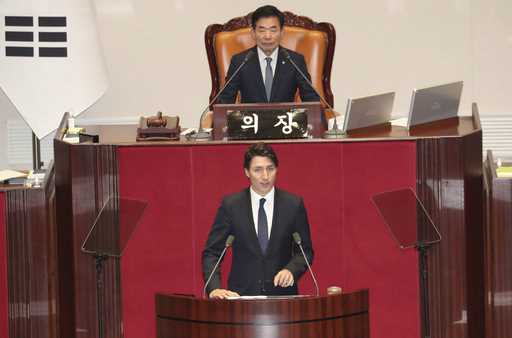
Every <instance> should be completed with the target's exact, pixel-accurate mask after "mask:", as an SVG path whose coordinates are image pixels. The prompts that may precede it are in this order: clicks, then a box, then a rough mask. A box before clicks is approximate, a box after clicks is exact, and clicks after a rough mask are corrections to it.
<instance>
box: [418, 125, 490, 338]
mask: <svg viewBox="0 0 512 338" xmlns="http://www.w3.org/2000/svg"><path fill="white" fill-rule="evenodd" d="M481 140H482V135H481V131H476V132H475V133H473V134H469V135H466V136H463V137H460V138H441V139H435V138H434V139H422V140H418V153H417V156H418V157H417V163H418V168H417V170H418V182H417V191H418V196H419V198H420V199H421V201H422V202H423V203H424V204H425V207H426V209H427V211H428V212H429V214H430V216H431V218H432V220H433V221H434V224H435V225H437V227H438V228H439V230H440V232H441V236H442V239H441V242H440V243H439V244H437V245H434V246H433V247H432V248H431V249H430V250H429V253H428V254H429V257H428V266H429V279H428V285H429V291H430V295H429V296H430V297H429V298H430V299H429V305H430V319H431V335H432V337H439V338H444V337H475V338H476V337H482V334H483V324H482V318H483V311H484V294H483V228H482V222H483V215H482V207H481V205H482V167H481V163H482V157H481V154H482V143H481Z"/></svg>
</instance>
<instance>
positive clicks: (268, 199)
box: [249, 187, 275, 238]
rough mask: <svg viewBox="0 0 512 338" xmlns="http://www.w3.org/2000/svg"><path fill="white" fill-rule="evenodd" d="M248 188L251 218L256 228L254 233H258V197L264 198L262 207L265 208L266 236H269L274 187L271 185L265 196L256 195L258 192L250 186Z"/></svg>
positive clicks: (272, 213)
mask: <svg viewBox="0 0 512 338" xmlns="http://www.w3.org/2000/svg"><path fill="white" fill-rule="evenodd" d="M249 190H250V191H251V206H252V219H253V220H254V228H255V230H256V234H258V212H259V210H260V199H262V198H264V199H265V204H263V209H265V214H267V224H268V237H269V238H270V231H271V230H272V217H273V216H274V195H275V188H274V187H272V190H270V191H269V192H268V194H266V195H265V196H261V195H258V193H257V192H256V191H254V190H253V189H252V187H251V188H250V189H249Z"/></svg>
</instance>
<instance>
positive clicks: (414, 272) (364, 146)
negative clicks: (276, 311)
mask: <svg viewBox="0 0 512 338" xmlns="http://www.w3.org/2000/svg"><path fill="white" fill-rule="evenodd" d="M63 121H65V119H64V120H63ZM64 128H65V125H64V122H63V125H62V126H61V128H59V130H64ZM86 128H87V132H89V133H98V135H99V140H100V143H98V144H77V145H71V144H67V143H65V142H63V141H62V140H61V138H62V133H58V134H57V136H56V140H55V147H54V149H55V168H56V173H57V178H56V188H57V202H58V205H59V212H58V215H57V217H58V218H57V219H58V227H59V241H60V242H59V248H60V249H61V251H60V254H59V258H60V261H59V268H60V276H59V277H60V281H61V286H62V289H61V291H62V292H61V297H60V302H59V309H60V315H61V317H60V323H61V336H62V337H96V332H97V330H96V322H95V320H96V302H95V296H94V295H95V270H94V265H93V260H92V259H91V258H90V257H89V256H86V255H84V254H82V253H81V252H80V246H81V244H82V242H83V240H84V238H85V236H86V234H87V232H88V231H89V228H90V226H91V225H92V224H93V222H94V219H95V218H96V216H97V215H98V212H99V211H100V210H101V208H102V207H103V205H104V204H105V203H106V201H107V200H108V199H109V198H117V197H122V198H130V199H138V200H142V201H144V202H147V208H146V211H145V214H144V215H143V216H142V219H141V221H140V223H139V225H138V227H137V229H136V230H135V232H134V234H133V236H132V238H131V239H130V241H129V242H128V246H127V248H126V250H125V252H124V255H123V257H122V258H121V260H119V261H110V262H108V264H107V265H108V266H107V269H106V272H105V288H106V294H107V295H108V297H107V299H106V300H105V306H106V311H107V312H106V315H107V316H108V318H109V320H108V322H107V327H106V330H107V331H108V336H109V337H120V336H121V333H122V332H123V331H124V332H123V333H124V337H126V338H139V337H149V338H155V336H156V332H155V325H154V320H153V319H154V317H155V305H154V296H155V294H156V293H173V292H176V293H182V294H194V295H196V296H200V295H201V292H202V286H203V282H202V273H201V251H202V248H203V245H204V243H205V241H206V237H207V235H208V231H209V229H210V226H211V223H212V221H213V218H214V216H215V213H216V210H217V208H218V206H219V203H220V201H221V199H222V197H223V196H224V195H227V194H229V193H232V192H236V191H239V190H241V189H243V188H245V187H247V185H248V182H247V179H246V178H245V176H244V174H243V168H242V163H243V160H242V159H243V154H244V152H245V150H246V149H247V145H248V143H252V142H248V141H237V142H234V141H215V142H186V141H182V142H135V126H98V127H95V128H96V129H94V128H92V127H90V126H87V127H86ZM268 142H271V143H272V145H273V147H274V149H275V151H276V153H277V155H278V157H279V174H278V180H277V185H278V187H280V188H282V189H285V190H287V191H291V192H293V193H296V194H298V195H300V196H302V197H303V198H304V203H305V205H306V208H307V211H308V218H309V221H310V224H311V232H312V239H313V245H314V248H315V261H314V263H313V269H314V270H315V272H316V275H317V276H318V280H319V284H320V288H321V289H322V291H323V290H325V288H326V287H328V286H331V285H339V286H342V287H343V288H344V290H347V291H351V290H356V289H361V288H365V289H366V288H367V289H369V293H370V312H371V316H370V332H371V336H372V337H377V338H380V337H382V338H387V337H411V338H413V337H414V338H417V337H419V336H420V335H421V332H422V329H423V326H422V325H423V324H424V323H422V322H421V320H420V318H421V312H420V309H421V297H420V295H421V292H420V291H421V285H420V280H419V277H418V266H419V264H418V256H417V254H416V252H415V251H414V250H400V249H399V248H398V246H397V245H396V243H395V242H394V240H393V238H392V236H391V235H390V234H389V232H388V230H387V229H386V226H385V225H384V223H383V222H382V220H381V218H380V217H379V215H378V212H377V210H376V209H375V207H374V206H373V204H372V203H371V197H372V196H373V195H374V194H377V193H381V192H384V191H390V190H396V189H400V188H404V187H411V188H412V189H413V190H415V191H416V193H417V194H418V196H419V198H420V199H421V200H422V202H423V203H424V204H425V206H426V208H427V211H428V212H429V213H430V215H431V217H432V219H433V221H434V223H435V224H436V225H437V226H438V227H439V229H440V232H441V235H442V240H441V242H440V243H439V244H438V245H436V246H434V247H433V248H432V249H431V250H430V251H429V256H428V264H429V277H428V283H429V288H430V297H429V299H428V302H429V305H430V319H431V333H432V337H439V338H444V337H450V338H451V337H453V338H459V337H460V338H462V337H468V338H469V337H474V338H477V337H478V338H481V337H483V332H484V330H483V320H482V318H483V313H484V293H483V287H482V286H483V244H482V243H483V241H482V131H481V128H480V121H479V118H478V112H477V110H476V106H475V110H474V116H473V117H461V118H459V119H456V120H452V121H446V122H441V123H438V124H432V125H429V126H426V127H422V128H420V129H416V130H415V131H414V132H412V133H409V132H408V131H407V130H406V129H404V128H397V127H393V128H390V129H387V130H373V131H366V132H361V133H358V134H353V135H351V136H347V137H345V138H343V139H340V140H323V139H320V140H318V139H304V140H302V139H301V140H293V141H274V140H272V141H268ZM397 207H398V208H399V207H400V206H397ZM120 208H121V209H122V205H121V206H120ZM229 265H230V257H227V258H226V260H225V263H224V268H223V275H224V276H225V275H226V272H227V271H229ZM223 280H224V281H225V278H224V279H223ZM299 287H300V290H301V292H302V293H306V294H307V293H312V292H313V290H314V289H313V285H312V282H311V279H310V277H309V276H308V275H304V276H303V277H302V279H301V280H300V282H299Z"/></svg>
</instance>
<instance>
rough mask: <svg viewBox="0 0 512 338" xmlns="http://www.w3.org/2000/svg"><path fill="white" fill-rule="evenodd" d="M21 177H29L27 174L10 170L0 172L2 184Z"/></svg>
mask: <svg viewBox="0 0 512 338" xmlns="http://www.w3.org/2000/svg"><path fill="white" fill-rule="evenodd" d="M19 177H27V173H23V172H21V171H15V170H10V169H5V170H0V182H2V181H6V180H10V179H12V178H19Z"/></svg>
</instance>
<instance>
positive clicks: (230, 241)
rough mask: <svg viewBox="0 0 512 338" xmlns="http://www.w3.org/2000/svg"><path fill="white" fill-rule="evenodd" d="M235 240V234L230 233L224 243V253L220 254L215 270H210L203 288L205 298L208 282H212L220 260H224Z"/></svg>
mask: <svg viewBox="0 0 512 338" xmlns="http://www.w3.org/2000/svg"><path fill="white" fill-rule="evenodd" d="M234 240H235V236H233V235H229V236H228V238H227V239H226V244H225V245H224V250H222V253H221V254H220V257H219V259H218V260H217V263H215V266H214V267H213V270H212V272H210V276H209V277H208V279H207V280H206V283H204V288H203V296H204V297H205V298H208V296H207V295H206V287H207V286H208V284H209V283H210V281H211V279H212V277H213V274H214V273H215V271H216V270H217V267H218V266H219V264H220V261H221V260H222V258H223V257H224V255H225V254H226V250H228V248H229V247H230V246H231V245H232V244H233V241H234Z"/></svg>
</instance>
